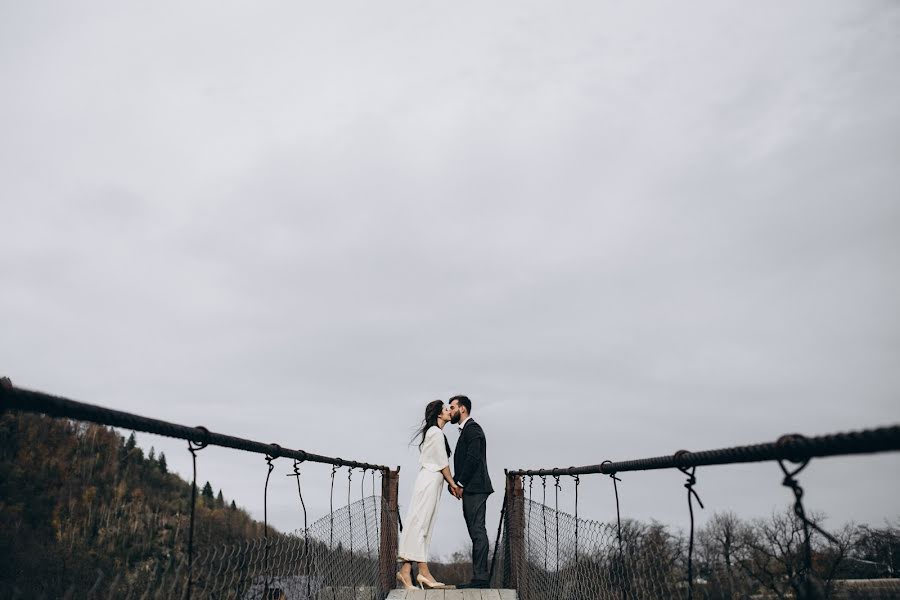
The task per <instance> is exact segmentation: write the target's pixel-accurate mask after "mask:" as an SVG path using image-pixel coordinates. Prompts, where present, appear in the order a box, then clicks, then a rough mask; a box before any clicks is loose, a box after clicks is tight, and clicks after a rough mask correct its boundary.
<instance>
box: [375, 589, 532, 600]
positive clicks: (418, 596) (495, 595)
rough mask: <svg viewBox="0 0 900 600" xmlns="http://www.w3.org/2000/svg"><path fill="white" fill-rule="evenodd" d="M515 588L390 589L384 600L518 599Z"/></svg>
mask: <svg viewBox="0 0 900 600" xmlns="http://www.w3.org/2000/svg"><path fill="white" fill-rule="evenodd" d="M518 597H519V596H518V594H516V590H455V589H452V588H449V589H443V590H391V593H389V594H388V596H387V598H386V599H385V600H518Z"/></svg>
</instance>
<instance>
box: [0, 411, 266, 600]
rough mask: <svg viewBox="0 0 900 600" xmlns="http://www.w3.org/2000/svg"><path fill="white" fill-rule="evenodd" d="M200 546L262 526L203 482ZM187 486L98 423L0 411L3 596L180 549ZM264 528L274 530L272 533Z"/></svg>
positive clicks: (257, 533)
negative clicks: (10, 591)
mask: <svg viewBox="0 0 900 600" xmlns="http://www.w3.org/2000/svg"><path fill="white" fill-rule="evenodd" d="M198 492H200V493H199V494H198V501H197V509H196V517H195V519H196V525H195V534H194V540H195V544H197V545H204V546H206V545H209V544H222V543H232V542H235V541H239V540H247V539H255V538H259V537H261V536H262V535H263V526H262V524H261V523H258V522H256V521H254V520H253V519H251V518H250V516H249V515H248V514H247V513H246V512H245V511H243V510H241V509H240V508H237V507H236V506H235V504H234V502H233V501H232V502H227V501H226V500H225V499H224V497H223V494H222V491H221V490H220V491H219V492H218V494H215V493H214V491H213V487H212V486H211V485H210V484H209V483H206V485H205V486H203V487H202V491H199V490H198ZM190 498H191V485H190V483H189V482H186V481H184V480H183V479H181V478H180V477H179V476H177V475H175V474H173V473H169V472H168V471H167V469H166V460H165V455H162V454H160V455H159V456H154V452H153V451H152V450H151V452H150V454H149V456H145V455H144V452H143V451H142V450H141V449H140V448H138V447H137V446H136V445H135V443H134V436H133V435H132V436H131V437H129V438H128V439H125V438H123V437H122V436H121V435H119V434H118V433H116V432H115V431H113V430H111V429H109V428H107V427H103V426H98V425H91V424H84V423H80V422H73V421H68V420H63V419H53V418H49V417H43V416H35V415H22V414H9V413H3V414H0V596H2V597H7V596H6V593H5V592H9V590H11V589H13V588H14V587H16V586H17V587H19V588H20V589H34V586H35V585H36V582H40V587H41V588H43V589H44V590H45V591H48V592H50V593H51V595H52V594H53V591H54V590H60V589H64V588H65V587H67V586H68V585H70V584H72V583H76V582H85V581H88V580H92V579H93V578H96V577H97V570H98V569H100V570H102V571H103V572H104V573H116V572H122V571H133V570H136V569H140V568H141V567H142V566H146V567H147V568H149V565H151V564H154V565H155V564H158V563H159V562H160V560H161V559H162V560H167V559H169V558H175V559H179V558H181V557H182V556H183V555H184V554H185V553H186V551H187V538H188V535H187V533H188V529H187V528H188V524H189V520H190ZM270 534H271V532H270Z"/></svg>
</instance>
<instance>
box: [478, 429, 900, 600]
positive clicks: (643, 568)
mask: <svg viewBox="0 0 900 600" xmlns="http://www.w3.org/2000/svg"><path fill="white" fill-rule="evenodd" d="M897 450H900V425H893V426H887V427H880V428H876V429H868V430H864V431H854V432H842V433H835V434H830V435H822V436H816V437H804V436H802V435H799V434H790V435H785V436H782V437H780V438H779V439H778V440H776V441H774V442H770V443H763V444H754V445H748V446H735V447H730V448H721V449H716V450H706V451H701V452H689V451H686V450H680V451H678V452H676V453H675V454H673V455H669V456H657V457H652V458H644V459H637V460H627V461H621V462H612V461H604V462H602V463H600V464H595V465H587V466H581V467H559V468H544V469H521V470H508V471H507V473H506V475H507V480H506V494H505V497H504V503H503V516H502V517H501V530H500V531H498V543H497V544H496V546H495V557H494V561H493V566H492V571H493V575H492V577H493V580H494V582H495V583H496V584H497V585H503V586H504V587H516V588H517V589H518V591H519V598H520V599H521V600H537V599H541V600H547V599H551V598H558V599H566V600H570V599H571V600H575V599H582V598H592V599H594V598H596V599H604V598H609V599H625V600H627V599H630V600H645V599H647V600H650V599H656V598H660V599H662V598H687V599H689V600H692V599H693V598H695V597H697V598H699V597H711V596H710V594H709V592H708V590H707V587H708V586H704V585H700V584H698V577H697V574H696V572H695V564H694V562H695V560H694V559H695V539H694V538H695V535H694V534H695V532H694V510H695V506H697V507H699V508H703V504H702V501H701V500H700V497H699V495H698V494H697V491H696V489H695V487H694V486H695V485H696V482H697V480H696V476H695V474H696V469H697V467H699V466H707V465H726V464H737V463H747V462H762V461H777V462H778V464H779V465H780V467H781V469H782V471H783V473H784V478H783V480H782V485H784V486H785V487H788V488H789V489H790V490H791V491H792V493H793V498H794V502H793V507H792V511H793V514H792V516H793V518H794V519H795V521H796V524H797V527H796V533H797V537H798V539H799V544H798V546H799V548H798V550H799V556H798V560H797V563H798V568H797V570H796V572H795V573H791V574H788V575H786V578H787V579H788V581H787V582H786V584H785V585H786V588H788V589H790V594H793V595H794V596H796V597H804V598H809V599H822V598H825V597H826V586H825V585H824V584H823V581H822V579H821V578H820V577H819V576H817V575H816V573H815V572H814V568H813V567H814V565H813V542H812V540H813V538H814V537H815V538H816V539H823V540H827V543H829V544H831V543H837V542H838V540H836V539H835V538H834V536H832V535H830V534H829V533H828V532H826V531H824V530H823V529H822V528H820V527H819V525H818V523H817V519H816V518H814V517H811V516H810V515H809V514H808V513H807V510H806V508H805V507H804V505H803V488H802V487H801V486H800V483H799V481H798V475H799V473H800V472H801V471H802V470H803V469H804V468H805V467H806V466H807V465H808V464H809V462H810V460H812V459H813V458H817V457H827V456H839V455H852V454H868V453H875V452H889V451H897ZM673 468H674V469H678V470H680V471H681V472H682V473H684V474H685V476H686V482H685V488H686V490H687V492H686V496H687V503H688V510H689V513H690V533H689V538H688V539H687V540H680V539H675V538H674V537H673V536H671V535H670V534H668V533H667V532H666V530H665V528H664V527H660V526H655V525H642V524H640V523H637V522H634V521H628V520H626V521H624V522H623V520H622V518H621V513H620V506H619V494H618V486H617V482H618V481H620V479H619V478H618V477H617V474H618V473H622V472H626V471H647V470H656V469H673ZM592 474H603V475H608V476H610V478H611V479H612V483H613V491H614V493H615V498H616V522H615V523H614V524H609V525H607V524H605V523H600V522H597V521H590V520H585V519H583V518H579V516H578V485H579V483H580V479H579V478H580V477H581V476H584V475H592ZM562 477H567V478H568V477H570V478H571V479H572V480H573V481H574V484H575V486H574V487H575V514H574V515H570V514H566V513H563V512H560V511H559V504H558V493H559V489H560V479H561V478H562ZM548 478H549V479H550V486H548ZM535 479H537V480H538V482H539V486H537V487H538V489H537V492H536V493H535V491H534V487H535V485H534V484H535V481H534V480H535ZM548 487H549V490H550V494H551V495H550V498H551V501H550V503H549V504H548V497H547V493H548ZM536 496H537V499H536ZM554 499H555V502H554V501H553V500H554ZM501 531H502V538H501ZM751 587H752V586H751ZM745 592H746V593H747V594H750V593H751V590H749V588H748V589H747V590H745ZM734 597H738V596H734Z"/></svg>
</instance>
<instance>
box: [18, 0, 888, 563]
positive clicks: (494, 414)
mask: <svg viewBox="0 0 900 600" xmlns="http://www.w3.org/2000/svg"><path fill="white" fill-rule="evenodd" d="M898 63H900V4H897V3H896V2H892V1H889V0H884V1H874V0H862V1H859V2H842V1H837V0H828V1H821V0H815V1H813V0H806V1H799V2H792V3H788V4H785V3H781V2H775V1H766V2H758V3H754V4H753V5H752V6H750V5H748V4H747V3H745V2H737V1H735V0H728V1H722V0H717V1H711V0H706V1H700V2H694V3H691V4H689V5H684V4H677V5H676V4H673V3H666V2H646V3H640V4H635V3H621V2H605V1H604V2H566V3H563V4H560V3H549V2H532V1H524V2H498V3H490V4H485V3H474V2H454V3H452V4H447V3H428V2H426V3H421V2H416V3H413V2H396V1H389V2H379V3H372V2H342V3H296V2H278V1H275V2H267V3H249V4H248V3H235V2H204V1H197V2H191V3H175V2H154V3H136V2H120V1H115V2H113V1H109V2H100V1H95V0H88V1H85V2H79V3H53V2H44V1H34V2H12V1H10V0H0V81H2V82H3V90H4V91H3V94H0V132H2V135H0V214H2V221H0V223H2V224H0V230H2V235H0V281H2V285H0V322H2V331H3V333H2V336H0V375H7V376H9V377H10V378H11V379H12V381H13V382H14V384H16V385H18V386H20V387H23V388H29V389H37V390H42V391H47V392H50V393H55V394H59V395H63V396H67V397H70V398H73V399H77V400H81V401H85V402H91V403H95V404H100V405H103V406H108V407H113V408H117V409H120V410H125V411H130V412H135V413H138V414H142V415H147V416H152V417H156V418H159V419H164V420H168V421H172V422H176V423H181V424H185V425H203V426H206V427H207V428H209V429H210V430H212V431H216V432H220V433H227V434H230V435H236V436H240V437H246V438H249V439H254V440H258V441H263V442H275V443H279V444H281V445H282V446H284V447H290V448H300V449H304V450H307V451H310V452H315V453H318V454H324V455H328V456H339V457H343V458H346V459H354V460H359V461H368V462H372V463H377V464H385V465H391V466H394V467H395V466H400V467H401V474H400V475H401V477H400V481H401V484H400V502H401V511H402V510H403V505H404V504H406V503H408V499H409V496H410V494H411V490H412V482H413V480H414V474H415V472H416V468H417V463H416V461H417V449H416V447H415V445H410V444H409V441H410V438H411V437H412V435H413V433H414V429H415V427H416V425H417V423H418V422H419V421H420V420H421V419H422V416H423V411H424V407H425V405H426V404H427V403H428V402H429V401H431V400H433V399H437V398H440V399H444V400H447V399H448V398H449V397H450V396H452V395H455V394H466V395H468V396H469V397H470V398H471V399H472V402H473V416H474V418H475V419H476V420H477V421H479V422H480V423H481V425H482V427H483V428H484V430H485V433H486V436H487V440H488V461H489V465H490V469H491V476H492V479H493V482H494V487H495V488H496V489H497V490H499V493H497V494H495V495H494V496H492V498H491V501H490V502H489V505H488V511H489V514H488V523H487V526H488V531H489V533H490V536H491V538H492V539H493V537H494V535H495V531H496V527H497V522H498V518H499V513H500V505H501V502H502V489H503V479H504V476H503V469H507V468H508V469H518V468H544V467H546V468H551V467H563V466H569V465H585V464H596V463H599V462H601V461H603V460H606V459H610V460H625V459H632V458H641V457H647V456H657V455H663V454H671V453H674V452H675V451H676V450H679V449H682V448H684V449H692V450H703V449H710V448H719V447H724V446H733V445H739V444H745V443H757V442H766V441H773V440H774V439H776V438H777V437H778V436H780V435H781V434H784V433H792V432H800V433H804V434H807V435H814V434H822V433H830V432H835V431H842V430H849V429H859V428H865V427H873V426H880V425H888V424H895V423H897V422H900V402H898V396H900V368H898V364H900V311H898V310H897V307H898V306H900V235H898V233H900V168H898V167H900V160H898V159H900V69H898V68H897V65H898ZM445 431H446V432H447V436H448V439H449V440H450V442H451V444H455V442H456V439H457V432H456V431H455V428H454V427H448V429H446V430H445ZM125 433H126V434H127V432H125ZM138 441H139V444H140V445H141V446H142V447H144V448H145V449H149V447H150V446H154V447H155V448H156V450H157V451H159V450H161V449H162V450H164V451H165V452H166V456H167V459H168V462H169V465H170V468H171V469H173V470H175V471H176V472H179V473H181V474H183V475H185V476H187V475H188V474H189V473H190V461H189V458H190V456H189V454H188V453H187V451H186V447H185V445H184V444H183V443H182V442H176V441H172V440H168V439H165V438H161V437H157V436H152V435H143V434H142V435H139V436H138ZM898 467H900V456H898V455H896V454H894V455H879V456H862V457H860V456H857V457H849V458H832V459H820V460H815V461H813V462H812V463H811V465H810V466H809V467H808V468H807V469H806V470H805V471H804V472H803V474H802V475H801V477H800V482H801V484H802V485H804V487H805V489H806V496H805V501H806V502H807V506H808V509H810V510H816V511H820V512H823V513H825V514H827V515H828V520H827V521H826V526H829V525H830V526H839V525H840V524H843V523H845V522H847V521H857V522H869V523H873V524H880V523H882V522H883V521H884V520H885V519H892V520H895V519H897V518H898V517H900V514H898V510H897V503H896V498H898V497H900V477H897V473H898V472H900V469H898ZM198 470H199V475H198V477H199V478H200V479H201V480H210V481H211V482H212V484H213V486H214V487H215V488H216V489H219V488H221V489H223V491H224V495H225V497H226V498H234V499H235V501H236V502H237V504H239V505H241V506H243V507H245V508H247V509H248V510H249V511H250V512H251V513H252V514H253V515H254V516H255V517H257V518H261V517H262V513H263V506H262V498H263V489H262V488H263V483H264V480H265V472H266V468H265V462H264V460H263V457H262V456H259V455H249V454H245V453H241V452H237V451H233V450H228V449H222V448H208V449H206V450H204V451H203V452H202V453H201V454H200V455H199V458H198ZM289 471H290V464H289V461H286V460H281V461H276V471H275V474H276V475H278V474H285V473H288V472H289ZM303 473H304V475H303V481H304V486H305V496H306V499H307V501H308V504H309V506H310V513H311V514H310V516H311V518H315V517H317V516H322V515H324V514H325V513H327V507H328V504H329V474H330V468H329V467H326V466H324V465H312V464H310V465H306V466H304V470H303ZM780 473H781V472H780V470H779V469H778V466H777V465H776V464H772V463H768V464H757V465H742V466H732V467H722V466H719V467H709V468H702V469H699V470H698V472H697V478H698V483H697V488H696V489H697V491H698V492H699V493H700V495H701V497H702V498H703V500H704V503H705V504H706V507H707V508H706V510H705V511H702V512H703V514H702V515H701V516H700V519H701V522H702V520H703V519H705V518H708V517H709V516H710V515H711V514H713V513H714V512H715V511H722V510H731V511H734V512H736V513H737V514H739V515H741V516H744V517H747V518H753V517H765V516H767V515H769V514H771V512H772V511H773V510H780V509H781V508H782V507H784V506H786V505H787V504H788V502H789V501H790V500H791V498H792V495H791V493H790V491H789V490H787V489H785V488H782V487H781V485H780V483H781V474H780ZM342 476H343V477H346V475H345V472H344V474H343V475H342ZM355 477H356V478H357V479H355V481H356V482H357V483H358V481H359V480H358V477H359V473H358V472H357V473H356V474H355ZM622 478H623V482H622V484H620V495H621V500H622V511H623V516H627V517H632V518H639V519H651V518H654V519H657V520H659V521H661V522H663V523H667V524H670V525H672V526H673V527H676V528H684V527H686V526H687V522H688V516H687V507H686V506H685V503H686V502H685V499H684V488H683V487H682V484H683V479H684V476H683V475H681V474H680V473H677V472H648V473H632V474H626V475H623V476H622ZM562 484H563V489H562V492H561V497H560V504H561V507H562V508H565V509H566V510H571V508H572V504H573V499H574V498H573V489H572V485H571V482H569V481H563V482H562ZM293 485H294V483H293V480H291V479H289V478H286V477H282V478H278V477H276V478H275V479H274V480H273V483H272V484H271V485H270V493H269V508H268V510H269V515H270V518H271V521H272V522H273V524H274V525H275V526H276V527H278V528H280V529H282V530H285V531H290V530H292V529H294V528H296V527H298V526H299V525H300V524H302V515H301V514H300V513H299V510H298V505H299V503H298V500H297V497H296V488H295V487H292V486H293ZM354 487H355V486H354ZM343 493H344V494H346V492H345V491H344V492H343ZM354 493H356V492H355V490H354ZM579 494H580V497H579V498H580V503H579V510H580V512H581V514H582V515H583V516H585V517H586V518H593V519H598V520H610V519H611V518H612V519H614V518H615V517H614V514H615V513H614V510H615V504H614V500H613V497H612V490H611V486H610V482H609V479H608V478H605V477H601V476H592V477H584V478H582V483H581V487H580V491H579ZM344 497H346V496H344ZM467 544H468V537H467V534H466V530H465V527H464V522H463V518H462V511H461V509H460V506H459V504H458V503H456V500H455V499H453V498H451V497H450V496H449V495H448V496H447V497H446V498H445V499H444V500H443V501H442V504H441V506H440V513H439V516H438V524H437V528H436V530H435V534H434V544H433V547H432V551H433V553H434V555H435V556H445V555H448V554H450V553H452V552H454V551H456V550H462V549H465V548H466V547H467Z"/></svg>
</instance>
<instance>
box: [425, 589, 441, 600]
mask: <svg viewBox="0 0 900 600" xmlns="http://www.w3.org/2000/svg"><path fill="white" fill-rule="evenodd" d="M425 600H444V590H426V591H425Z"/></svg>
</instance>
